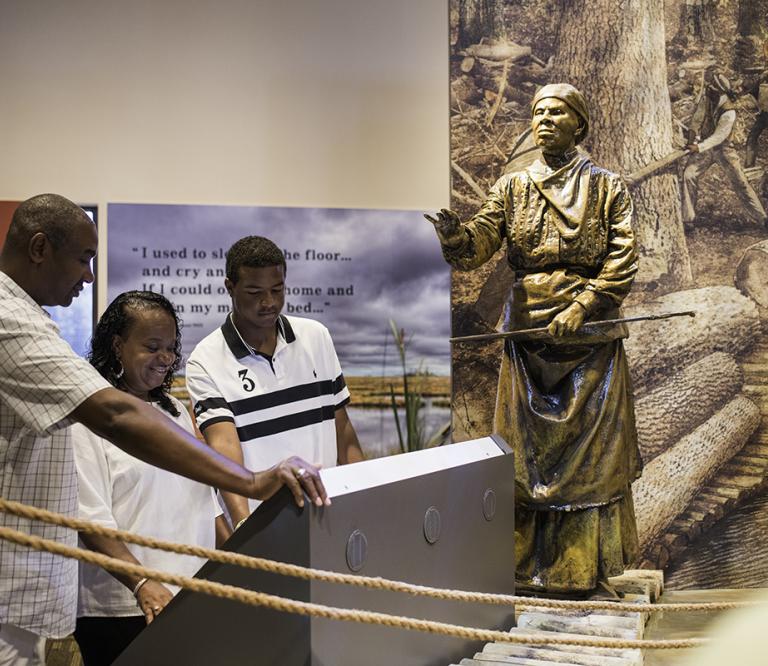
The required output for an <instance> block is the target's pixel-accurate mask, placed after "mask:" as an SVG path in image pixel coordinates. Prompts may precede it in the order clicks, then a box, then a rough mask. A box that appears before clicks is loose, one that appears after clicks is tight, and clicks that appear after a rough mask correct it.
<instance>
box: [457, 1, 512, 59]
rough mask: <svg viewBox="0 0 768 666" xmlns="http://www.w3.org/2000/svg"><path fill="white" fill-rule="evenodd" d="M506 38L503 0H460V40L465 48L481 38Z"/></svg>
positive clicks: (460, 43)
mask: <svg viewBox="0 0 768 666" xmlns="http://www.w3.org/2000/svg"><path fill="white" fill-rule="evenodd" d="M483 38H485V39H486V40H489V39H490V40H498V41H502V40H505V39H506V30H505V29H504V3H503V2H502V0H459V37H458V39H459V41H458V44H457V46H458V47H459V48H465V47H467V46H470V45H471V44H477V43H479V42H480V40H481V39H483Z"/></svg>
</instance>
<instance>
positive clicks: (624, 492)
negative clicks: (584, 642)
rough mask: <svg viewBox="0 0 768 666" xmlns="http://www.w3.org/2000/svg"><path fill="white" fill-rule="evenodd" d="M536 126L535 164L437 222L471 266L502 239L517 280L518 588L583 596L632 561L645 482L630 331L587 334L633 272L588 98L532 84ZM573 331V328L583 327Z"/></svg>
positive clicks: (509, 404)
mask: <svg viewBox="0 0 768 666" xmlns="http://www.w3.org/2000/svg"><path fill="white" fill-rule="evenodd" d="M531 110H532V120H531V129H532V132H533V136H534V139H535V141H536V144H537V145H538V147H539V148H540V149H541V152H542V157H541V159H540V160H537V161H536V162H535V163H534V164H532V165H531V166H529V167H528V168H526V169H525V170H524V171H520V172H517V173H509V174H506V175H504V176H502V177H501V178H500V179H499V180H498V182H497V183H496V184H495V185H494V186H493V188H491V191H490V193H489V194H488V197H487V199H486V200H485V202H484V203H483V205H482V207H481V208H480V210H479V211H478V212H477V213H476V214H475V215H474V216H473V217H472V218H471V219H470V220H468V221H467V222H464V223H462V222H461V220H460V219H459V217H458V215H457V214H456V213H454V212H453V211H450V210H447V209H443V210H441V211H440V212H439V213H437V215H436V217H434V218H433V217H431V216H429V215H427V216H426V217H427V219H429V220H430V221H431V222H432V223H433V224H434V226H435V230H436V231H437V235H438V237H439V239H440V242H441V244H442V249H443V254H444V256H445V258H446V260H447V261H448V262H449V263H450V264H451V266H453V267H454V268H456V269H459V270H471V269H474V268H477V267H478V266H480V265H481V264H483V263H484V262H486V261H487V260H488V259H490V258H491V256H492V255H493V254H494V253H495V252H496V251H497V250H498V249H499V248H500V247H501V245H502V243H503V241H504V240H505V239H506V241H507V259H508V261H509V265H510V267H511V268H512V270H513V272H514V282H513V284H512V287H511V290H510V296H509V299H508V302H507V304H506V307H505V315H504V327H505V330H517V329H526V328H535V327H547V328H548V335H547V336H545V337H544V338H542V337H538V338H536V339H529V340H523V341H512V340H507V341H506V345H505V348H504V355H503V358H502V362H501V369H500V375H499V384H498V395H497V402H496V413H495V430H496V432H498V433H499V434H501V435H502V436H503V437H504V438H505V439H506V440H507V442H508V443H509V444H510V446H511V447H512V448H513V450H514V455H515V466H516V472H515V474H516V502H517V506H516V511H515V519H516V525H515V532H516V534H515V537H516V541H515V551H516V552H515V559H516V576H515V577H516V581H517V584H518V586H519V587H521V588H528V589H532V590H535V591H546V592H556V593H568V594H573V593H587V592H589V591H591V590H593V589H595V588H597V587H599V585H600V584H601V583H602V582H604V581H605V580H606V579H607V578H608V577H609V576H616V575H620V574H621V573H623V571H624V569H625V568H626V567H627V565H628V564H629V563H631V562H632V561H633V560H634V558H635V557H636V556H637V548H638V544H637V529H636V526H635V516H634V509H633V505H632V492H631V488H630V485H631V483H632V481H633V480H634V479H635V478H637V476H639V474H640V468H641V461H640V456H639V452H638V448H637V434H636V431H635V419H634V408H633V400H632V386H631V381H630V377H629V368H628V365H627V359H626V355H625V352H624V346H623V344H622V338H624V337H626V335H627V333H626V329H625V327H624V326H622V325H617V326H614V327H612V328H608V329H605V328H603V329H600V330H599V331H598V330H596V329H593V331H594V332H589V331H590V329H589V327H588V326H587V327H585V328H582V325H583V324H585V323H588V322H589V321H590V320H597V319H613V318H616V317H617V315H618V308H619V306H620V305H621V302H622V301H623V300H624V298H625V297H626V295H627V294H628V293H629V290H630V287H631V285H632V281H633V279H634V276H635V273H636V272H637V255H636V251H635V239H634V235H633V232H632V201H631V199H630V197H629V192H628V191H627V187H626V185H625V184H624V183H623V182H622V181H621V179H620V178H619V177H618V176H617V175H616V174H613V173H611V172H609V171H606V170H605V169H601V168H600V167H598V166H596V165H595V164H593V163H592V162H591V160H590V159H589V158H588V157H587V156H585V155H584V154H582V153H581V152H580V151H579V150H578V149H577V148H576V146H577V144H579V143H580V142H581V141H583V140H584V138H585V137H586V135H587V132H588V131H589V112H588V109H587V105H586V101H585V99H584V96H583V95H582V94H581V93H580V92H579V91H578V90H577V89H576V88H574V87H573V86H571V85H569V84H551V85H546V86H544V87H543V88H541V89H540V90H539V91H538V92H537V93H536V95H535V96H534V98H533V102H532V105H531ZM580 329H581V330H580Z"/></svg>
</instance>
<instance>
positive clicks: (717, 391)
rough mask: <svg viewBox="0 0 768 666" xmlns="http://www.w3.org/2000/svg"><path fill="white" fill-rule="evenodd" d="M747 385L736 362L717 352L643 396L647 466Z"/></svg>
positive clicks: (640, 414)
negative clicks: (743, 384)
mask: <svg viewBox="0 0 768 666" xmlns="http://www.w3.org/2000/svg"><path fill="white" fill-rule="evenodd" d="M743 381H744V377H743V374H742V371H741V368H740V367H739V364H738V363H736V359H734V358H733V356H731V355H730V354H726V353H724V352H715V353H714V354H709V355H707V356H705V357H704V358H702V359H699V360H698V361H696V362H695V363H693V364H692V365H690V366H688V367H686V368H683V369H682V371H681V372H679V373H677V374H673V375H671V376H670V377H669V378H668V379H667V380H666V381H664V382H663V383H662V384H659V385H658V386H656V387H654V388H653V389H652V390H651V391H649V392H648V393H646V394H644V395H641V396H640V397H639V398H638V400H637V401H636V403H635V415H636V422H637V436H638V442H639V444H640V453H641V455H642V457H643V462H645V463H646V464H647V463H648V462H650V461H651V460H653V458H655V457H656V456H658V455H659V454H660V453H663V452H664V451H666V450H667V449H668V448H669V447H670V446H672V444H674V443H675V442H676V441H678V440H679V439H680V438H681V437H683V435H685V434H686V433H688V432H691V431H692V430H693V429H694V428H696V427H698V426H699V425H701V424H702V423H703V422H704V421H706V420H707V419H708V418H709V417H710V416H711V415H712V413H713V412H714V411H715V410H716V409H717V408H718V407H720V406H721V405H723V404H724V403H725V402H727V401H728V400H730V399H731V398H732V397H733V396H734V395H735V394H736V393H738V391H739V389H740V387H741V386H742V383H743Z"/></svg>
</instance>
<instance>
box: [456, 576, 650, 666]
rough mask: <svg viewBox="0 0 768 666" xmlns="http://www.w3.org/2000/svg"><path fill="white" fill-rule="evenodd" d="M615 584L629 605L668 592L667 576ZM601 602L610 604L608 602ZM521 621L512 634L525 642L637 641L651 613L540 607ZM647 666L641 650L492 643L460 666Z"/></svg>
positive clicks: (626, 578) (615, 581) (528, 609)
mask: <svg viewBox="0 0 768 666" xmlns="http://www.w3.org/2000/svg"><path fill="white" fill-rule="evenodd" d="M609 582H610V584H611V585H612V586H613V588H614V589H615V590H616V591H617V592H618V593H619V595H621V597H622V599H621V600H622V601H624V602H630V603H632V602H634V603H655V602H656V601H657V600H658V598H659V596H660V595H661V592H662V590H663V586H664V576H663V574H662V572H661V571H646V570H642V571H639V570H637V571H626V572H625V573H624V575H622V576H617V577H616V578H611V579H609ZM600 600H601V601H605V599H604V598H600ZM516 615H517V617H516V626H515V627H514V628H513V629H511V630H510V633H513V634H518V635H521V636H525V635H528V634H537V635H541V634H542V633H547V632H551V633H552V634H553V635H557V636H558V637H561V636H571V637H584V636H594V637H610V638H619V639H625V640H631V639H638V638H642V637H643V635H644V633H645V625H646V623H647V621H648V614H647V613H632V612H625V611H595V612H591V611H563V610H553V609H548V608H538V607H535V606H526V607H525V609H524V612H522V613H520V612H518V613H517V614H516ZM642 663H643V655H642V653H641V651H640V650H624V649H606V648H599V649H598V648H588V647H576V646H570V645H541V646H527V645H517V644H515V645H513V644H510V643H488V644H486V645H485V646H484V648H483V650H482V652H478V653H476V654H475V655H474V656H473V657H472V658H468V659H462V660H461V662H459V664H460V666H491V665H492V664H519V665H520V666H523V665H526V664H527V665H530V666H535V665H536V664H541V666H554V665H555V664H558V665H559V666H641V665H642ZM452 666H457V665H456V664H453V665H452Z"/></svg>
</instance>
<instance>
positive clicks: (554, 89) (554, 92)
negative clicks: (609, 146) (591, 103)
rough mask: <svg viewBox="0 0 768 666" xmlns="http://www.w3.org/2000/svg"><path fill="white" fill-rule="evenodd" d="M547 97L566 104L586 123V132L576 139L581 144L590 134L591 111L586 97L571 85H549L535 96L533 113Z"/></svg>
mask: <svg viewBox="0 0 768 666" xmlns="http://www.w3.org/2000/svg"><path fill="white" fill-rule="evenodd" d="M547 97H554V98H555V99H559V100H561V101H563V102H565V103H566V104H567V105H568V106H570V107H571V109H573V111H574V112H575V113H576V115H577V116H578V117H579V118H581V120H582V122H583V123H584V131H583V132H581V133H580V134H579V136H577V137H576V143H581V142H582V141H583V140H584V139H585V137H586V136H587V133H588V132H589V109H587V100H585V99H584V95H582V94H581V93H580V92H579V91H578V89H577V88H575V87H574V86H572V85H571V84H570V83H549V84H547V85H545V86H542V87H541V88H539V89H538V91H537V92H536V94H535V95H534V96H533V101H532V102H531V113H533V109H534V108H536V105H537V104H538V103H539V102H540V101H541V100H543V99H546V98H547Z"/></svg>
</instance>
